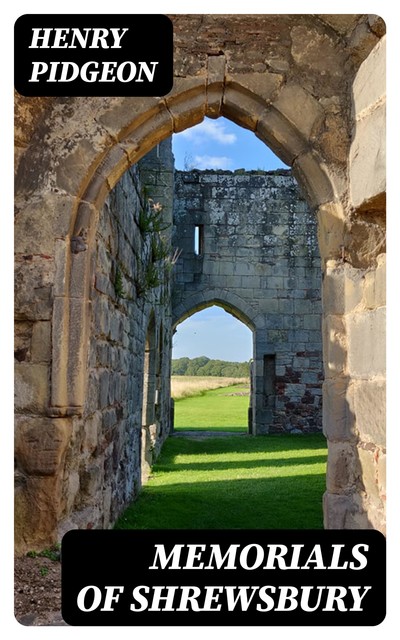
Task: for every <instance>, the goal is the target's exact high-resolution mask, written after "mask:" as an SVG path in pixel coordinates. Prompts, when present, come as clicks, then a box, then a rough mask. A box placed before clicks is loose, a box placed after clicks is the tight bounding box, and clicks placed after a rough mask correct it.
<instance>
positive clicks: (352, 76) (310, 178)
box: [15, 14, 385, 551]
mask: <svg viewBox="0 0 400 640" xmlns="http://www.w3.org/2000/svg"><path fill="white" fill-rule="evenodd" d="M172 21H173V26H174V85H173V88H172V90H171V92H170V94H168V95H167V96H165V97H162V98H160V97H149V98H134V97H125V98H101V97H96V98H71V97H70V98H69V97H62V98H54V99H52V98H44V99H41V98H24V97H23V96H18V95H17V96H16V101H15V104H16V120H15V124H16V127H15V151H16V167H17V172H16V182H15V205H16V214H15V220H16V222H15V253H16V258H15V265H16V267H15V275H16V294H15V317H16V336H17V345H16V376H15V381H16V402H15V406H16V505H17V506H16V548H17V549H18V550H21V551H23V550H24V548H25V549H26V548H27V546H28V545H29V546H30V547H31V548H32V547H34V546H35V547H40V546H42V548H43V546H47V545H48V544H50V543H51V542H52V541H54V540H55V538H56V537H57V533H56V532H57V526H58V523H59V521H60V513H61V512H60V509H61V511H62V509H64V506H63V505H62V504H61V498H60V496H61V495H62V496H65V492H64V491H61V489H62V488H63V487H65V483H67V482H68V481H69V480H68V473H69V470H68V466H65V460H66V455H67V453H68V451H69V450H70V449H71V447H75V444H74V442H75V440H76V439H79V438H81V437H82V436H81V434H80V432H79V429H81V430H83V431H84V432H86V424H85V423H84V422H82V415H83V414H84V412H85V411H86V408H85V405H86V398H87V396H88V394H87V389H88V386H87V383H88V377H87V373H88V365H87V363H88V359H89V355H90V351H91V349H90V338H91V331H92V315H91V311H90V309H91V304H92V292H93V285H94V277H95V274H94V267H95V263H94V260H95V258H94V256H96V255H97V248H96V241H97V238H98V233H97V223H98V220H99V212H100V211H101V209H102V207H103V205H104V202H105V199H106V197H107V195H108V194H109V192H110V190H111V189H112V188H113V187H114V186H115V185H116V183H117V182H118V180H119V179H120V177H121V176H122V175H123V174H124V172H125V171H126V170H127V169H128V168H129V167H130V166H131V165H133V164H135V163H137V162H138V161H139V160H140V159H141V158H143V157H144V156H145V155H146V153H147V152H148V151H149V150H150V149H152V148H153V147H155V146H156V145H157V144H158V143H160V142H161V141H162V140H164V139H166V138H167V137H168V136H170V135H172V133H173V132H179V131H182V130H184V129H187V128H188V127H191V126H194V125H195V124H198V123H199V122H201V121H202V120H203V119H204V117H205V116H210V117H214V118H215V117H219V116H224V117H227V118H230V119H231V120H232V121H234V122H235V123H236V124H238V125H240V126H243V127H245V128H247V129H249V130H251V131H253V132H254V134H255V135H257V136H258V137H259V138H260V139H261V140H262V141H263V142H265V143H266V144H268V145H269V146H270V147H271V148H272V150H273V151H275V152H276V153H277V155H279V157H280V158H281V159H282V160H284V161H285V162H286V163H287V164H288V165H290V166H291V167H292V170H293V173H294V175H295V177H296V179H297V180H298V182H299V184H301V186H302V188H303V190H304V193H305V194H306V198H307V202H308V203H309V204H310V206H311V207H312V208H314V209H315V211H316V214H317V218H318V235H319V248H320V253H321V258H322V267H323V274H324V281H323V313H324V324H323V331H324V335H325V336H327V338H326V342H325V349H324V366H325V375H326V378H327V381H326V384H325V388H324V405H325V407H329V406H330V407H331V409H330V410H327V413H326V415H325V421H326V427H325V428H326V433H327V435H328V441H329V460H328V491H327V494H326V499H325V506H324V510H325V525H326V526H327V527H328V528H335V527H338V528H343V527H363V526H376V527H378V528H380V529H383V528H384V515H383V508H384V495H385V494H384V461H385V457H384V455H385V449H384V444H383V432H384V423H383V418H382V413H383V405H381V402H380V400H378V399H377V395H376V391H374V389H377V388H378V386H379V393H380V389H381V383H382V382H383V375H384V374H383V362H382V358H381V354H382V349H383V345H382V334H383V330H382V329H383V326H382V325H383V322H382V318H383V313H384V309H383V300H382V297H381V293H380V292H381V286H382V273H383V264H384V251H385V248H384V233H385V227H384V190H385V174H384V164H383V163H384V133H383V127H382V125H383V116H384V102H385V100H384V91H385V89H384V83H383V82H382V81H383V78H384V71H385V67H384V46H383V44H384V38H383V36H384V31H385V25H384V23H383V20H381V19H380V18H378V17H377V16H373V15H367V14H363V15H331V14H327V15H315V14H313V15H311V14H310V15H301V14H296V15H285V14H279V15H264V16H255V15H247V16H245V15H233V16H229V15H223V16H218V15H211V16H204V15H178V16H173V17H172ZM381 43H382V44H381ZM79 247H83V248H84V249H85V250H84V251H82V252H76V249H77V248H79ZM351 269H354V270H355V271H354V272H352V273H351V278H350V279H348V278H347V275H348V273H350V270H351ZM345 275H346V277H344V276H345ZM342 276H343V277H342ZM353 276H354V277H353ZM355 282H357V283H358V285H359V286H358V285H357V287H358V290H359V293H358V294H357V297H356V298H355V299H356V300H358V302H357V304H356V305H355V307H354V308H353V307H352V311H350V306H349V304H350V303H349V300H351V299H352V291H353V285H354V283H355ZM367 283H368V284H367ZM331 284H332V286H330V285H331ZM372 291H374V295H373V296H372V297H371V295H370V294H371V292H372ZM368 292H369V293H368ZM102 295H106V294H102ZM237 306H238V307H239V306H240V301H239V302H238V305H237ZM246 310H247V307H246V309H245V310H244V311H243V314H244V316H246ZM147 317H149V318H150V320H149V326H151V327H153V326H154V325H156V322H155V320H154V323H153V320H152V319H151V314H149V315H148V316H147ZM246 317H249V316H248V315H247V316H246ZM256 321H257V318H255V319H253V322H254V323H255V324H256ZM152 333H153V331H150V332H149V331H147V335H148V336H149V338H152V339H151V340H149V344H150V342H151V343H152V344H154V342H155V341H154V336H153V337H152V335H151V334H152ZM378 355H379V358H378ZM149 359H150V358H149ZM370 363H374V364H373V366H372V364H371V366H370ZM152 371H154V363H153V365H152ZM155 371H156V373H157V370H156V369H155ZM328 373H329V380H328ZM353 392H354V398H355V402H354V403H353V404H352V400H351V397H352V395H351V394H352V393H353ZM357 394H358V395H357ZM368 394H370V395H369V398H370V400H369V401H368V402H367V396H368ZM361 396H363V398H364V399H363V400H361ZM382 396H383V394H382ZM379 397H381V396H379ZM357 398H358V399H357ZM368 407H370V409H371V410H370V411H369V410H368ZM149 417H151V416H150V415H149ZM75 450H76V452H77V455H78V447H76V449H75ZM79 455H81V454H80V452H79ZM85 455H86V454H85ZM70 482H71V485H72V486H74V485H73V483H74V481H70ZM62 499H63V500H64V497H63V498H62ZM62 513H65V511H62ZM81 513H83V511H82V512H81ZM89 516H90V514H88V517H87V518H82V521H81V526H87V525H88V524H90V522H91V520H90V518H89ZM63 517H64V516H63ZM29 546H28V548H29Z"/></svg>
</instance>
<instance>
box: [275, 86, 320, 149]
mask: <svg viewBox="0 0 400 640" xmlns="http://www.w3.org/2000/svg"><path fill="white" fill-rule="evenodd" d="M274 108H275V109H276V110H277V111H279V113H281V114H282V115H283V116H284V117H285V118H286V119H287V120H288V121H289V122H290V123H291V125H292V126H293V127H294V129H295V130H296V131H298V132H299V133H300V134H301V135H303V136H304V138H305V139H306V140H308V139H309V138H310V136H311V134H312V133H316V132H318V131H319V128H320V127H321V124H322V121H323V119H324V110H323V108H322V107H321V105H320V104H319V102H318V101H317V100H315V98H314V97H313V96H312V95H310V94H309V93H307V91H304V89H302V88H301V87H300V86H299V85H285V86H284V87H283V88H282V90H281V91H280V93H279V96H278V99H277V100H275V102H274Z"/></svg>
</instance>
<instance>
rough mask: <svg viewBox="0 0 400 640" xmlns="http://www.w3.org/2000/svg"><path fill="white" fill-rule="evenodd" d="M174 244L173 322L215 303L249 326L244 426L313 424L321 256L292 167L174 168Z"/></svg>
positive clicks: (318, 378) (318, 400)
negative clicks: (248, 413) (248, 409)
mask: <svg viewBox="0 0 400 640" xmlns="http://www.w3.org/2000/svg"><path fill="white" fill-rule="evenodd" d="M196 227H197V228H198V233H199V234H200V238H201V241H200V245H201V249H200V255H196V253H195V242H194V235H195V228H196ZM173 246H174V247H175V248H176V249H178V250H179V251H181V255H180V259H179V260H178V262H177V264H176V267H175V278H174V285H173V318H174V323H175V324H178V323H179V322H181V321H182V320H183V319H185V318H186V317H188V316H189V315H191V314H192V313H194V312H196V311H198V310H200V309H201V308H204V307H206V306H209V305H210V304H213V303H217V304H219V305H220V306H222V307H224V308H225V309H226V310H228V311H230V312H231V313H233V315H235V316H236V317H238V318H239V319H240V320H242V321H243V322H245V324H247V325H248V326H249V327H250V328H251V329H252V331H253V335H254V354H253V356H254V363H253V376H252V381H253V394H252V400H251V405H252V422H251V425H250V430H251V432H252V433H275V432H283V431H289V432H297V431H313V430H318V429H321V427H322V414H321V411H322V389H321V387H322V378H323V374H322V344H321V261H320V257H319V253H318V243H317V236H316V220H315V216H314V214H313V213H312V212H311V211H310V209H309V207H308V205H307V204H306V202H305V201H304V199H303V198H302V196H301V194H300V191H299V188H298V186H297V184H296V181H295V180H294V178H293V177H292V175H291V172H290V171H285V170H282V171H275V172H269V173H268V172H262V171H253V172H243V171H237V172H234V173H232V172H229V171H228V172H227V171H191V172H180V171H177V172H176V176H175V199H174V230H173ZM178 331H179V327H178Z"/></svg>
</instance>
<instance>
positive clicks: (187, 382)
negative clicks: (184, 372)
mask: <svg viewBox="0 0 400 640" xmlns="http://www.w3.org/2000/svg"><path fill="white" fill-rule="evenodd" d="M235 384H247V385H248V384H249V380H248V378H221V377H218V378H217V377H213V376H172V378H171V395H172V397H173V398H174V399H175V400H180V399H181V398H189V397H191V396H198V395H201V394H202V393H204V392H205V391H210V390H211V389H219V388H220V387H229V386H231V385H235Z"/></svg>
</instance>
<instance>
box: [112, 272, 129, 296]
mask: <svg viewBox="0 0 400 640" xmlns="http://www.w3.org/2000/svg"><path fill="white" fill-rule="evenodd" d="M114 290H115V295H116V296H117V298H125V296H126V292H125V290H124V284H123V281H122V273H121V270H120V268H119V267H117V268H116V270H115V279H114Z"/></svg>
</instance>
